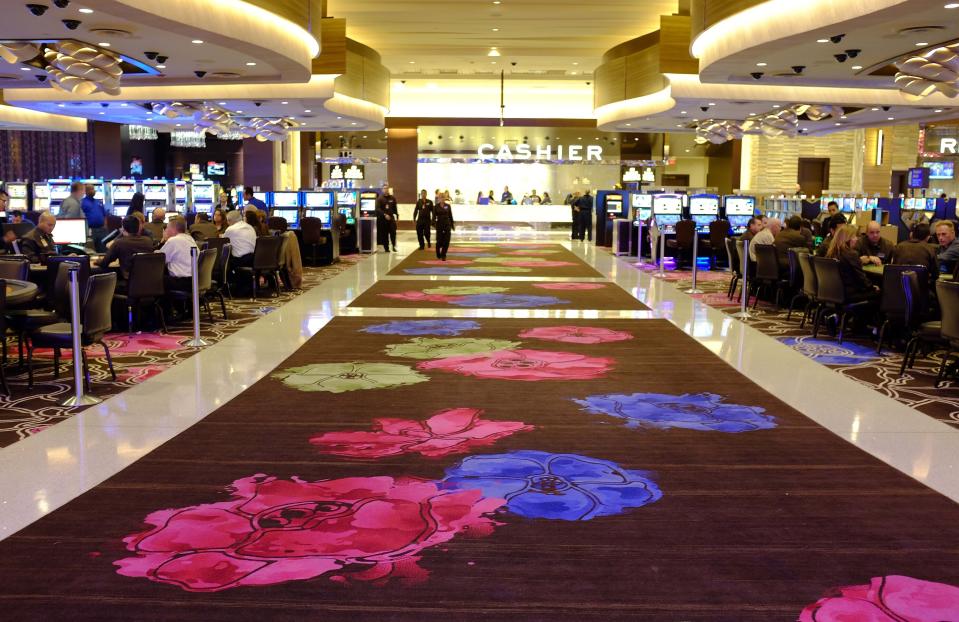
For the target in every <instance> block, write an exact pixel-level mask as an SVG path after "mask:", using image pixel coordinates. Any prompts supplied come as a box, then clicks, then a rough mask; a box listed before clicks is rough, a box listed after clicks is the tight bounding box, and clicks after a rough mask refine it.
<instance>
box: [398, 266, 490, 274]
mask: <svg viewBox="0 0 959 622" xmlns="http://www.w3.org/2000/svg"><path fill="white" fill-rule="evenodd" d="M403 272H405V273H407V274H426V275H433V276H463V275H466V276H469V275H475V274H477V273H479V272H480V270H477V269H476V268H444V267H439V268H407V269H405V270H403Z"/></svg>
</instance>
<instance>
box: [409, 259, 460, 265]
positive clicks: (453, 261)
mask: <svg viewBox="0 0 959 622" xmlns="http://www.w3.org/2000/svg"><path fill="white" fill-rule="evenodd" d="M420 263H421V264H423V265H425V266H466V265H469V264H471V263H473V262H472V261H470V260H468V259H447V260H446V261H442V260H440V259H430V260H429V261H421V262H420Z"/></svg>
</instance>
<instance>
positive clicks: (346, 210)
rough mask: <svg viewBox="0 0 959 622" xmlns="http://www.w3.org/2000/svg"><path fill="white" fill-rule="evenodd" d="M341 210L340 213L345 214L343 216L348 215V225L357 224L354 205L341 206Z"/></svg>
mask: <svg viewBox="0 0 959 622" xmlns="http://www.w3.org/2000/svg"><path fill="white" fill-rule="evenodd" d="M339 212H340V214H343V216H345V217H346V224H348V225H355V224H356V218H355V217H354V216H353V208H352V207H341V208H339Z"/></svg>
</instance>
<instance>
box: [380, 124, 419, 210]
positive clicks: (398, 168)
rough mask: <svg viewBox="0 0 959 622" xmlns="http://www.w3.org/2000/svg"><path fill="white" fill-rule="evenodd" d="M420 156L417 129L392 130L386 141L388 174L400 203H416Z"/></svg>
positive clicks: (394, 193)
mask: <svg viewBox="0 0 959 622" xmlns="http://www.w3.org/2000/svg"><path fill="white" fill-rule="evenodd" d="M418 155H419V137H418V131H417V130H416V129H415V128H414V129H410V128H394V129H390V131H389V135H388V137H387V139H386V159H387V166H386V174H387V177H388V178H389V184H390V185H391V186H393V195H394V196H395V197H396V200H397V201H398V202H399V203H415V202H416V194H417V178H416V173H417V171H416V167H417V163H416V159H417V156H418Z"/></svg>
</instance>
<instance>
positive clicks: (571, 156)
mask: <svg viewBox="0 0 959 622" xmlns="http://www.w3.org/2000/svg"><path fill="white" fill-rule="evenodd" d="M476 155H478V156H479V157H481V158H484V159H495V160H531V161H534V162H536V161H542V160H547V161H548V160H564V159H565V160H568V161H570V162H602V161H603V147H602V146H600V145H559V146H557V147H555V148H554V147H553V145H537V146H536V148H535V149H534V148H533V147H532V146H530V145H527V144H526V143H522V144H519V145H516V146H515V147H512V148H511V147H510V146H509V145H501V146H500V147H499V148H498V149H497V147H496V145H493V144H490V143H484V144H482V145H480V146H479V149H477V150H476ZM564 156H565V157H564Z"/></svg>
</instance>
